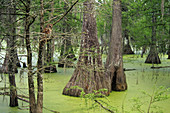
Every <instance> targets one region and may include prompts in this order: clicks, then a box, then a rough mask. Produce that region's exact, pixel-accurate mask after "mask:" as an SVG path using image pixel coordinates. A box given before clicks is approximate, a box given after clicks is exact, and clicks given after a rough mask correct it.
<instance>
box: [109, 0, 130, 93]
mask: <svg viewBox="0 0 170 113" xmlns="http://www.w3.org/2000/svg"><path fill="white" fill-rule="evenodd" d="M121 17H122V15H121V0H113V21H112V34H111V38H110V46H109V55H108V57H107V61H106V69H107V70H106V77H107V78H110V81H109V82H110V84H109V85H110V86H109V91H112V90H115V91H123V90H126V89H127V83H126V76H125V73H124V70H123V58H122V57H123V56H122V25H121V24H122V21H121Z"/></svg>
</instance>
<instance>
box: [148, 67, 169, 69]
mask: <svg viewBox="0 0 170 113" xmlns="http://www.w3.org/2000/svg"><path fill="white" fill-rule="evenodd" d="M151 68H152V69H160V68H170V66H159V67H151Z"/></svg>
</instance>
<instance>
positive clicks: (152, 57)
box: [145, 13, 161, 64]
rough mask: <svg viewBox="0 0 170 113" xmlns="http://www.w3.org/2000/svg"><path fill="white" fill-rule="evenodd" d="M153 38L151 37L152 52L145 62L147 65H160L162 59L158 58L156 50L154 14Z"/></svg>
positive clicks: (153, 20) (153, 19)
mask: <svg viewBox="0 0 170 113" xmlns="http://www.w3.org/2000/svg"><path fill="white" fill-rule="evenodd" d="M152 23H153V25H152V37H151V45H150V51H149V54H148V56H147V58H146V60H145V63H151V64H160V63H161V61H160V58H159V56H158V52H157V48H156V26H155V23H156V17H155V14H154V13H153V14H152Z"/></svg>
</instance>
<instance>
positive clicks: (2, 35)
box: [0, 0, 170, 113]
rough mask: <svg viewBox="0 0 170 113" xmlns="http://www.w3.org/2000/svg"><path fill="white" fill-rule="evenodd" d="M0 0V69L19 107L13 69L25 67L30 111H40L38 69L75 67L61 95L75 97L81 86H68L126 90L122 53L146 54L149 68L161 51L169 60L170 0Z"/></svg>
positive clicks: (40, 76) (40, 72)
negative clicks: (105, 57)
mask: <svg viewBox="0 0 170 113" xmlns="http://www.w3.org/2000/svg"><path fill="white" fill-rule="evenodd" d="M0 3H1V4H0V20H1V21H0V59H1V60H0V61H1V62H0V63H1V64H0V72H1V73H4V74H8V75H9V82H10V87H9V89H10V92H9V95H10V106H11V107H14V106H18V98H19V97H18V96H17V90H16V87H17V86H16V83H15V73H17V72H18V69H19V70H20V69H22V68H27V70H28V71H27V74H28V83H29V103H30V108H29V109H30V113H36V112H37V113H41V112H42V108H43V73H56V72H57V67H62V68H70V67H71V68H75V71H74V73H73V75H72V78H71V80H72V81H71V80H70V81H69V83H68V84H67V85H66V87H65V89H64V90H63V94H66V95H71V96H80V93H81V90H79V89H69V90H68V88H71V87H72V86H79V87H81V88H83V89H84V92H85V93H87V94H88V93H92V92H93V91H94V90H99V89H102V88H106V89H108V91H106V92H102V93H103V94H104V95H109V93H110V92H111V91H112V90H117V91H123V90H126V89H127V83H126V77H125V74H124V70H125V69H123V58H122V55H125V54H140V55H141V57H143V55H144V54H145V55H147V57H146V60H145V62H144V63H150V64H152V68H154V64H161V60H160V56H161V55H166V54H167V55H168V57H167V60H168V59H170V37H169V34H170V28H169V22H170V19H169V18H168V17H169V12H170V11H169V8H170V7H169V4H170V2H169V0H150V1H148V0H142V1H141V0H97V1H96V0H75V1H72V0H65V1H63V0H33V1H31V0H25V1H24V0H1V1H0ZM103 56H107V60H106V59H103ZM35 75H36V77H37V89H38V91H37V95H36V93H35V85H34V80H35V79H34V76H35ZM89 75H90V76H89ZM91 75H92V76H91ZM78 77H79V78H78ZM83 77H85V78H83ZM89 78H90V79H89ZM77 81H79V82H77ZM108 81H109V82H108ZM80 83H83V84H81V85H80ZM36 96H37V97H36ZM21 99H22V98H21Z"/></svg>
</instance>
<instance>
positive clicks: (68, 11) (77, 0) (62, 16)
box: [53, 0, 79, 26]
mask: <svg viewBox="0 0 170 113" xmlns="http://www.w3.org/2000/svg"><path fill="white" fill-rule="evenodd" d="M78 1H79V0H77V1H76V2H75V3H74V4H73V5H72V6H71V7H70V8H69V9H68V10H67V12H66V13H65V14H64V15H63V16H62V17H61V18H59V19H58V20H57V21H56V22H55V23H53V26H54V25H55V24H56V23H58V22H59V21H60V20H62V19H63V18H64V17H65V16H66V15H67V14H68V13H69V12H70V10H71V9H72V8H73V7H74V6H75V5H76V4H77V2H78Z"/></svg>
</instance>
